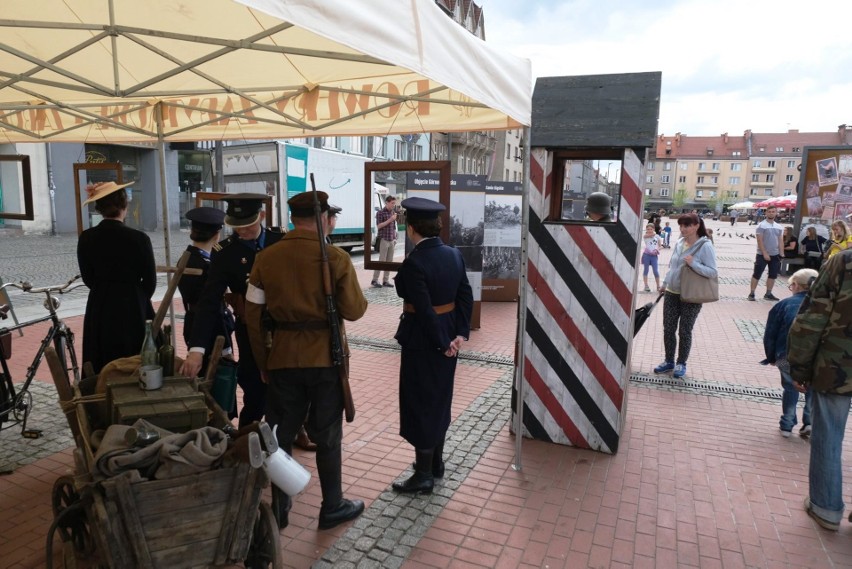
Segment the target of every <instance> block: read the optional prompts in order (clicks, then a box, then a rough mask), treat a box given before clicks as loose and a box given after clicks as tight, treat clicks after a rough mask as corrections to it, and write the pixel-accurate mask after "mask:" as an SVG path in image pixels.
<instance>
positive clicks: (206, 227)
mask: <svg viewBox="0 0 852 569" xmlns="http://www.w3.org/2000/svg"><path fill="white" fill-rule="evenodd" d="M186 218H187V219H188V220H190V221H191V222H192V228H193V229H198V230H201V231H218V230H219V229H222V224H223V223H225V212H224V211H222V210H221V209H216V208H215V207H197V208H194V209H191V210H189V211H188V212H186Z"/></svg>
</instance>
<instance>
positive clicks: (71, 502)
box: [52, 476, 94, 554]
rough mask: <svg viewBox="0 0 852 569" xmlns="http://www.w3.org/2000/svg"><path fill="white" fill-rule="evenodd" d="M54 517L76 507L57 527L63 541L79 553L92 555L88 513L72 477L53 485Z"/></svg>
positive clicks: (66, 477)
mask: <svg viewBox="0 0 852 569" xmlns="http://www.w3.org/2000/svg"><path fill="white" fill-rule="evenodd" d="M52 503H53V515H54V517H55V518H58V517H59V516H60V514H62V513H63V512H65V511H66V510H68V509H69V508H71V507H72V506H74V507H75V509H74V511H70V512H68V513H66V514H65V516H64V517H63V519H62V521H61V522H60V523H59V524H58V525H57V529H58V530H59V537H60V538H61V539H62V541H65V542H70V543H71V544H72V545H73V546H74V550H75V551H77V552H78V553H84V554H90V553H92V552H93V551H94V541H93V540H92V533H91V532H90V531H89V524H88V521H87V520H86V512H85V511H84V510H83V508H82V507H81V501H80V494H79V493H78V492H77V490H76V489H75V488H74V479H73V478H71V477H70V476H60V477H59V478H58V479H57V480H56V482H55V483H54V484H53V500H52Z"/></svg>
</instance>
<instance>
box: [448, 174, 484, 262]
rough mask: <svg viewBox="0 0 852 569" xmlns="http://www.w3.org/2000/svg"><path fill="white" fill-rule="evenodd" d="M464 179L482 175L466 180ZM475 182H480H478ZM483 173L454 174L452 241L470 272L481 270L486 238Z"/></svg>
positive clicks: (451, 218)
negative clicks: (483, 246)
mask: <svg viewBox="0 0 852 569" xmlns="http://www.w3.org/2000/svg"><path fill="white" fill-rule="evenodd" d="M465 178H482V179H481V180H473V179H471V180H467V179H465ZM476 182H480V183H479V184H476ZM484 206H485V179H484V176H462V175H457V176H453V190H452V193H451V195H450V244H451V245H453V246H454V247H456V248H457V249H458V250H459V251H461V254H462V257H464V263H465V266H466V267H467V270H468V271H474V272H481V271H482V245H483V242H484V241H485V207H484Z"/></svg>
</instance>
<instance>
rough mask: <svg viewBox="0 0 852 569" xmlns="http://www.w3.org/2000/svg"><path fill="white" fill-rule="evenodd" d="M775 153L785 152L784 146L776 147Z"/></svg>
mask: <svg viewBox="0 0 852 569" xmlns="http://www.w3.org/2000/svg"><path fill="white" fill-rule="evenodd" d="M775 152H784V147H783V146H776V147H775Z"/></svg>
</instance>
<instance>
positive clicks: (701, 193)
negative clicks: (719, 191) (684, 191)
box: [695, 190, 704, 198]
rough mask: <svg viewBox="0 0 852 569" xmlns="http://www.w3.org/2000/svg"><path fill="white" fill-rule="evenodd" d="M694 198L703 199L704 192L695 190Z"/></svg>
mask: <svg viewBox="0 0 852 569" xmlns="http://www.w3.org/2000/svg"><path fill="white" fill-rule="evenodd" d="M695 197H696V198H703V197H704V190H696V191H695Z"/></svg>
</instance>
